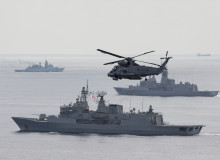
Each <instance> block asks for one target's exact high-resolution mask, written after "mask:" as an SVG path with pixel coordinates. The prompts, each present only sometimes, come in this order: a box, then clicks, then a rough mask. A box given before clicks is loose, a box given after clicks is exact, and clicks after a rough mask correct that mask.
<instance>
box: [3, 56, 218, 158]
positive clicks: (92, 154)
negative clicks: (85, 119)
mask: <svg viewBox="0 0 220 160" xmlns="http://www.w3.org/2000/svg"><path fill="white" fill-rule="evenodd" d="M0 57H1V58H0V110H1V111H0V128H1V130H0V159H1V160H39V159H40V160H55V159H62V160H69V159H71V160H73V159H74V160H75V159H76V160H103V159H104V160H112V159H117V160H134V159H138V160H195V159H197V160H219V159H220V95H218V96H217V97H167V98H164V97H140V96H139V97H138V96H118V95H117V94H116V92H115V91H114V89H113V87H115V86H124V87H126V86H128V85H130V84H132V85H136V84H138V83H139V81H136V80H133V81H129V80H119V81H113V80H112V79H111V78H109V77H107V73H108V71H110V69H111V68H112V67H113V66H112V65H110V66H103V65H102V64H103V63H106V62H109V61H112V60H113V61H114V60H117V59H114V57H113V58H111V57H110V56H108V55H100V54H99V55H97V56H96V55H94V54H93V55H90V54H85V55H80V54H78V55H70V54H69V55H67V54H66V55H63V54H56V55H50V54H47V55H44V54H35V55H28V54H2V55H0ZM46 59H47V60H48V62H49V63H52V64H53V65H54V66H60V67H65V70H64V72H62V73H16V72H14V69H23V68H26V67H27V66H28V65H32V64H34V63H39V62H41V63H42V64H43V62H44V61H45V60H46ZM140 60H145V58H144V57H143V58H142V59H140ZM146 61H148V62H155V63H160V60H159V58H158V56H148V57H147V58H146ZM168 70H169V77H170V78H173V79H175V80H176V83H179V82H180V81H182V82H186V81H189V82H191V83H196V84H197V85H198V88H199V89H200V90H220V56H218V55H216V56H210V57H197V56H193V55H192V56H190V55H176V56H173V59H171V60H170V62H169V64H168ZM86 80H88V82H89V90H90V91H94V92H96V91H102V90H103V91H106V92H107V95H106V96H105V99H106V102H107V103H115V104H122V105H123V106H124V111H126V112H128V111H129V108H130V107H132V108H136V110H142V109H143V110H145V111H146V110H148V108H149V105H152V106H153V108H154V111H155V112H160V113H162V114H163V116H164V120H165V121H166V122H168V123H169V124H177V125H181V124H202V125H205V127H204V128H203V129H202V131H201V133H200V134H199V135H196V136H186V137H185V136H135V135H98V134H60V133H23V132H19V128H18V126H17V125H16V124H15V123H14V122H13V120H12V119H11V117H12V116H23V117H37V115H38V114H40V113H46V114H47V115H52V114H55V115H57V114H59V107H60V105H62V104H68V103H70V102H75V99H76V97H77V96H78V95H79V94H80V91H81V88H82V87H83V86H85V85H86ZM157 80H158V81H160V76H158V77H157ZM142 104H143V105H142ZM89 105H90V109H92V110H95V109H96V107H97V104H96V103H95V102H94V101H93V99H92V98H89Z"/></svg>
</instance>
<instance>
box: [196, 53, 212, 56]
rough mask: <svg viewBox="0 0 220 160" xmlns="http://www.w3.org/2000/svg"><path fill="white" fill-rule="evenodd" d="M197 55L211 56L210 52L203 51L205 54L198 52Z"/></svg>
mask: <svg viewBox="0 0 220 160" xmlns="http://www.w3.org/2000/svg"><path fill="white" fill-rule="evenodd" d="M197 56H211V54H209V53H205V54H201V53H198V54H197Z"/></svg>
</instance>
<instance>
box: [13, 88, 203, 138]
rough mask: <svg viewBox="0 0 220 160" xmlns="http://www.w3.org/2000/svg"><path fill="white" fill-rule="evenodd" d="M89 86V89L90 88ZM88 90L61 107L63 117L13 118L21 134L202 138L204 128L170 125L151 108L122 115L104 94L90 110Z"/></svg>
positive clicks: (120, 110) (83, 90)
mask: <svg viewBox="0 0 220 160" xmlns="http://www.w3.org/2000/svg"><path fill="white" fill-rule="evenodd" d="M87 86H88V85H87ZM88 94H89V91H88V87H87V88H85V87H83V88H82V91H81V96H80V97H79V98H77V99H76V103H74V104H72V103H70V104H69V105H63V106H60V114H59V115H58V116H56V115H50V116H46V114H40V115H39V118H24V117H12V119H13V120H14V121H15V123H16V124H17V125H18V126H19V128H20V130H21V131H25V132H59V133H96V134H133V135H182V136H191V135H196V134H199V133H200V131H201V129H202V127H203V126H202V125H180V126H179V125H178V126H177V125H167V124H166V123H165V122H164V121H163V116H162V115H161V114H159V113H155V112H153V109H152V106H150V107H149V110H148V111H146V112H138V113H136V112H135V108H134V109H132V110H130V112H129V113H124V112H123V106H122V105H118V104H109V105H106V104H105V100H104V98H103V97H104V94H101V93H100V94H98V97H99V98H98V108H97V110H96V111H92V110H89V105H88V102H87V96H88Z"/></svg>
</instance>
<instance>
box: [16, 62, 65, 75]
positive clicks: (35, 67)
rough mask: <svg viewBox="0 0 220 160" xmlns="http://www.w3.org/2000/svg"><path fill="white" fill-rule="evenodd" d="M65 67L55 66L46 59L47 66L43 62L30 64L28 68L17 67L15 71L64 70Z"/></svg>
mask: <svg viewBox="0 0 220 160" xmlns="http://www.w3.org/2000/svg"><path fill="white" fill-rule="evenodd" d="M63 70H64V68H59V67H54V66H53V65H52V64H49V63H48V62H47V60H46V61H45V66H42V65H41V63H39V64H35V65H32V66H28V67H27V68H26V69H15V72H63Z"/></svg>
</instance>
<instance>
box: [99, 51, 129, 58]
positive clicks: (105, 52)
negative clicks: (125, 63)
mask: <svg viewBox="0 0 220 160" xmlns="http://www.w3.org/2000/svg"><path fill="white" fill-rule="evenodd" d="M97 51H99V52H102V53H104V54H109V55H112V56H115V57H118V58H125V57H123V56H120V55H117V54H114V53H110V52H107V51H104V50H101V49H97Z"/></svg>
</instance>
